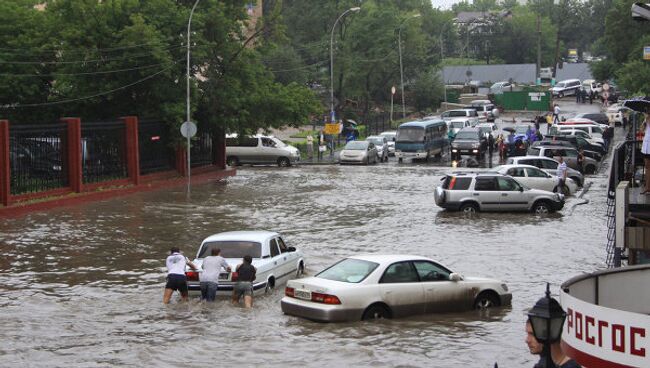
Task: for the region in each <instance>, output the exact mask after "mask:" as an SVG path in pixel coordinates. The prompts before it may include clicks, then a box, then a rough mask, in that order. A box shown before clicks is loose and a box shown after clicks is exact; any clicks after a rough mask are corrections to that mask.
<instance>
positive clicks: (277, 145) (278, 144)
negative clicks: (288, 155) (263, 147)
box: [271, 138, 287, 147]
mask: <svg viewBox="0 0 650 368" xmlns="http://www.w3.org/2000/svg"><path fill="white" fill-rule="evenodd" d="M271 139H272V140H273V142H275V145H276V147H286V146H287V145H286V144H285V143H284V142H282V141H281V140H279V139H277V138H271Z"/></svg>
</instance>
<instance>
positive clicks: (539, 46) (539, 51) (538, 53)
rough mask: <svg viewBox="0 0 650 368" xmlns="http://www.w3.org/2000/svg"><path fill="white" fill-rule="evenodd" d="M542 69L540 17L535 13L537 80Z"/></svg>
mask: <svg viewBox="0 0 650 368" xmlns="http://www.w3.org/2000/svg"><path fill="white" fill-rule="evenodd" d="M541 68H542V16H541V15H540V14H539V13H537V78H539V70H540V69H541Z"/></svg>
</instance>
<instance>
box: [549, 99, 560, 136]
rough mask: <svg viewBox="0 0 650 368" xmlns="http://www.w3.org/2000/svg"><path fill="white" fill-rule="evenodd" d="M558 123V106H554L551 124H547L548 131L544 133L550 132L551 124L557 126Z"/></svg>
mask: <svg viewBox="0 0 650 368" xmlns="http://www.w3.org/2000/svg"><path fill="white" fill-rule="evenodd" d="M559 122H560V106H558V105H557V104H555V106H554V107H553V122H552V123H551V124H549V126H548V131H547V132H546V133H549V132H550V130H551V125H552V124H557V123H559Z"/></svg>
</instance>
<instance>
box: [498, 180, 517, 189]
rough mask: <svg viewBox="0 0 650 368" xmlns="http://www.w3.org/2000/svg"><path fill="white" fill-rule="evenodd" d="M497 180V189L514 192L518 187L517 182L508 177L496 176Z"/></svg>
mask: <svg viewBox="0 0 650 368" xmlns="http://www.w3.org/2000/svg"><path fill="white" fill-rule="evenodd" d="M497 182H498V183H499V189H501V190H504V191H508V192H514V191H517V190H519V188H520V186H519V184H517V182H516V181H514V180H513V179H510V178H497Z"/></svg>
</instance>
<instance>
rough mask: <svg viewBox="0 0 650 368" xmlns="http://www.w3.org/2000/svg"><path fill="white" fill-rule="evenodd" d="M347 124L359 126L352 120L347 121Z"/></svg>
mask: <svg viewBox="0 0 650 368" xmlns="http://www.w3.org/2000/svg"><path fill="white" fill-rule="evenodd" d="M348 123H350V124H352V125H354V126H357V125H359V124H357V122H356V121H354V120H352V119H348Z"/></svg>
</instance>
